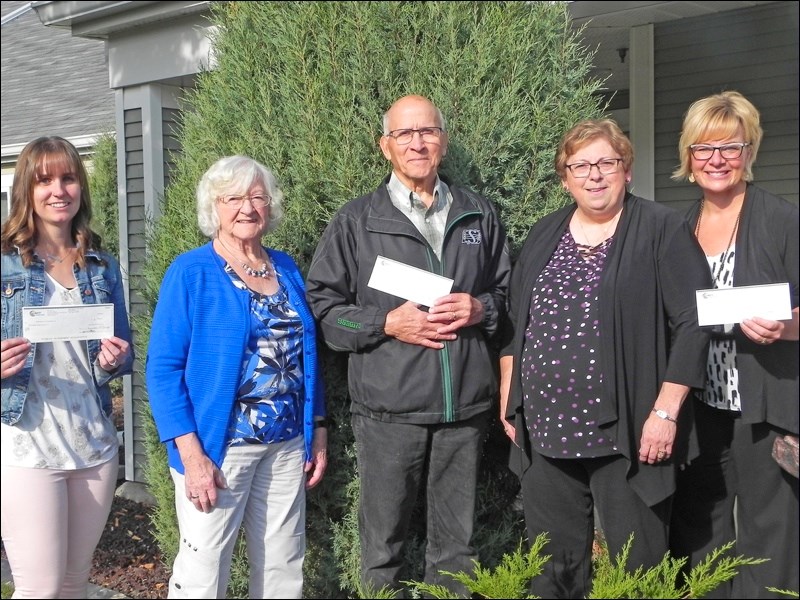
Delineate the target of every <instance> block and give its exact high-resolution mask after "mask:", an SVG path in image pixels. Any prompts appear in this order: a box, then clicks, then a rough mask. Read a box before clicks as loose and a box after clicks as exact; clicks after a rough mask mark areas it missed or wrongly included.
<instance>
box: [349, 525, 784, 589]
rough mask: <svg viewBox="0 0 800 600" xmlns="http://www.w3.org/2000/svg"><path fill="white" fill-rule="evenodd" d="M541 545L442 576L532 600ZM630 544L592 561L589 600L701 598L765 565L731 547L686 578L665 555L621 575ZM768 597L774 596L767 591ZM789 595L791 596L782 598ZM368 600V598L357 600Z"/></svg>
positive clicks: (678, 562)
mask: <svg viewBox="0 0 800 600" xmlns="http://www.w3.org/2000/svg"><path fill="white" fill-rule="evenodd" d="M546 543H547V536H546V535H545V534H541V535H539V536H538V537H537V538H536V540H535V541H534V543H533V544H532V545H531V547H530V549H529V550H528V552H527V554H523V551H522V544H520V546H519V547H518V548H517V549H516V551H514V553H513V554H511V555H505V556H504V557H503V561H502V563H501V565H500V566H498V567H497V568H495V569H494V570H489V569H484V568H483V567H481V566H480V564H478V563H476V564H475V570H474V576H469V575H467V574H466V573H463V572H461V573H447V572H443V573H444V574H447V575H451V576H452V577H454V578H455V579H457V580H458V581H460V582H461V583H463V584H464V585H465V586H466V588H467V590H468V592H469V593H470V596H467V597H471V598H535V597H536V596H529V595H527V589H528V584H529V582H530V580H531V579H532V578H533V577H536V576H538V575H539V574H540V573H541V572H542V566H543V565H544V564H545V563H546V562H547V561H548V560H549V559H550V556H540V553H541V551H542V549H543V548H544V546H545V545H546ZM632 544H633V534H631V536H630V538H628V541H627V543H626V544H625V546H624V547H623V548H622V551H621V552H620V553H619V554H618V555H617V556H616V557H615V559H614V560H613V561H612V560H611V557H610V556H609V555H608V552H607V551H602V552H599V553H597V554H596V555H595V557H594V575H593V578H592V591H591V593H590V594H589V596H588V597H589V598H702V597H704V596H705V595H706V594H708V593H709V592H711V591H712V590H714V589H715V588H717V587H719V585H721V584H722V583H724V582H726V581H729V580H731V579H732V578H733V577H734V576H736V574H737V573H738V569H739V568H740V567H743V566H745V565H757V564H760V563H763V562H765V560H766V559H756V558H747V557H743V556H736V557H734V556H729V555H728V551H729V550H730V549H731V548H732V547H733V543H732V542H731V543H729V544H726V545H724V546H722V547H721V548H718V549H717V550H714V551H713V552H711V553H710V554H709V555H708V556H707V557H706V558H705V559H704V560H703V561H702V562H701V563H700V564H698V565H697V566H695V567H694V568H693V569H692V570H691V571H690V573H689V574H688V575H683V574H682V568H683V566H684V564H685V563H686V559H685V558H680V559H674V558H671V557H670V556H669V553H666V554H665V555H664V558H663V559H662V560H661V562H660V563H658V564H657V565H655V566H654V567H651V568H649V569H642V568H641V567H640V568H637V569H635V570H634V571H628V570H626V563H627V561H628V556H629V555H630V549H631V546H632ZM408 583H409V584H411V585H412V586H413V588H414V589H415V590H416V591H418V592H422V593H423V594H427V595H428V596H430V597H433V598H459V597H461V596H457V595H454V594H453V593H452V592H450V591H448V590H447V589H445V588H443V587H441V586H432V585H428V584H425V583H419V582H416V581H411V582H408ZM768 589H770V591H774V592H779V593H781V591H780V590H775V589H773V588H768ZM782 593H785V594H786V595H789V596H791V595H794V596H795V597H796V592H782ZM361 597H362V598H368V597H371V596H361Z"/></svg>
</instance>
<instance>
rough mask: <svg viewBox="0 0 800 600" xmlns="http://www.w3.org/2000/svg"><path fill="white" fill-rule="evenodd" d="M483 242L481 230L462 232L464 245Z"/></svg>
mask: <svg viewBox="0 0 800 600" xmlns="http://www.w3.org/2000/svg"><path fill="white" fill-rule="evenodd" d="M481 241H483V236H482V235H481V230H480V229H465V230H464V231H462V232H461V243H462V244H480V243H481Z"/></svg>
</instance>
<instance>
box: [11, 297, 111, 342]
mask: <svg viewBox="0 0 800 600" xmlns="http://www.w3.org/2000/svg"><path fill="white" fill-rule="evenodd" d="M113 335H114V305H113V304H80V305H71V306H24V307H23V308H22V336H23V337H25V338H27V339H28V341H30V342H37V343H38V342H64V341H67V340H101V339H105V338H110V337H113Z"/></svg>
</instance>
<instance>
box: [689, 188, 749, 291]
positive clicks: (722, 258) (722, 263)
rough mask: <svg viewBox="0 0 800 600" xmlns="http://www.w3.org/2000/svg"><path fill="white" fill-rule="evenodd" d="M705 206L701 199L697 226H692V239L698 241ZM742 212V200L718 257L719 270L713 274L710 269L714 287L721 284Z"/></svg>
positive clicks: (704, 200) (703, 200)
mask: <svg viewBox="0 0 800 600" xmlns="http://www.w3.org/2000/svg"><path fill="white" fill-rule="evenodd" d="M705 206H706V199H705V198H702V199H701V200H700V214H699V215H698V217H697V225H695V226H694V237H696V238H698V239H700V223H701V221H702V220H703V209H704V208H705ZM742 211H744V200H742V205H741V206H740V207H739V214H738V215H736V222H735V223H734V224H733V230H732V231H731V237H730V239H729V240H728V246H727V248H725V251H724V252H723V253H722V255H721V256H720V257H719V268H718V269H717V272H716V273H715V272H714V271H713V269H712V271H711V275H712V276H713V278H714V285H715V286H716V285H717V283H721V278H722V270H723V269H724V268H725V261H726V260H727V259H728V258H730V251H731V246H733V240H735V239H736V230H737V229H739V221H740V220H741V219H742Z"/></svg>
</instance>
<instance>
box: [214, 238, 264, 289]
mask: <svg viewBox="0 0 800 600" xmlns="http://www.w3.org/2000/svg"><path fill="white" fill-rule="evenodd" d="M217 239H218V240H219V243H220V244H222V246H223V248H225V249H226V250H227V251H228V252H230V253H231V255H232V256H235V255H236V253H235V252H234V251H233V250H231V249H230V248H228V245H227V244H226V243H225V242H223V241H222V238H221V237H217ZM239 260H241V259H239ZM241 266H242V271H244V272H245V273H247V274H248V275H249V276H250V277H259V278H261V279H268V278H269V277H270V276H271V275H272V269H270V268H269V265H268V264H267V263H266V261H265V262H263V263H261V268H260V269H254V268H253V267H251V266H250V265H248V264H247V262H246V261H242V263H241Z"/></svg>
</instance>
